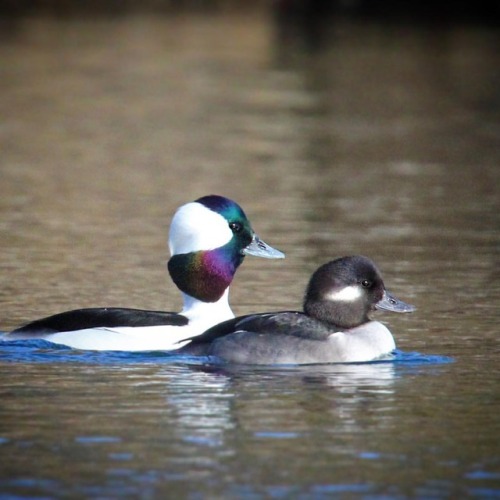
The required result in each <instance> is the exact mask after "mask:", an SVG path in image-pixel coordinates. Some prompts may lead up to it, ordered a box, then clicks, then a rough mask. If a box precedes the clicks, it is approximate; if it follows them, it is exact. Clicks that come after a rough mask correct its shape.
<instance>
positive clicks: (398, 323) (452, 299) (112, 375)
mask: <svg viewBox="0 0 500 500" xmlns="http://www.w3.org/2000/svg"><path fill="white" fill-rule="evenodd" d="M275 22H276V20H275V19H274V20H273V17H272V16H271V15H270V13H269V12H267V11H266V10H265V9H254V10H246V11H244V12H237V11H233V10H231V9H221V10H218V11H214V12H210V13H207V12H203V13H199V12H198V13H193V12H191V13H189V12H184V13H176V14H175V15H174V14H169V15H162V16H158V15H151V14H149V15H128V16H121V17H93V16H83V17H81V16H63V17H60V18H53V17H50V16H46V15H38V16H31V17H27V18H19V19H17V20H15V22H14V21H11V22H8V23H6V24H2V30H1V37H0V75H1V76H0V109H1V110H2V111H1V117H2V119H1V122H0V160H1V163H0V176H1V177H0V179H1V181H0V234H1V242H0V255H1V257H0V268H1V273H0V303H1V316H0V329H1V330H9V329H10V328H12V327H14V326H17V325H19V324H21V323H23V322H25V321H27V320H30V319H34V318H37V317H40V316H43V315H47V314H51V313H55V312H58V311H62V310H65V309H71V308H76V307H91V306H104V305H107V306H124V307H141V308H151V309H166V310H178V309H179V307H180V300H179V297H178V296H177V292H176V290H175V288H174V286H173V285H172V284H171V283H170V282H169V279H168V276H167V273H166V266H165V264H166V260H167V248H166V238H167V231H168V225H169V220H170V218H171V216H172V214H173V212H174V210H175V208H176V207H177V206H179V205H180V204H182V203H185V202H186V201H190V200H193V199H195V198H197V197H199V196H201V195H204V194H208V193H218V194H222V195H226V196H229V197H231V198H233V199H235V200H236V201H238V202H239V203H240V204H241V205H242V206H243V207H244V209H245V211H246V212H247V215H248V216H249V217H250V219H251V221H252V223H253V226H254V228H255V229H256V230H257V232H258V233H259V235H260V236H261V237H262V238H263V239H264V240H265V241H267V242H268V243H270V244H271V245H273V246H275V247H277V248H279V249H281V250H283V251H284V252H286V254H287V259H285V261H283V262H277V261H265V260H262V259H260V260H259V259H255V258H254V259H252V258H250V257H249V258H247V259H246V261H245V263H244V264H243V266H242V267H241V269H240V271H239V272H238V275H237V277H236V279H235V282H234V284H233V286H232V289H231V303H232V305H233V310H234V311H235V313H237V314H244V313H249V312H255V311H266V310H278V309H290V308H300V305H301V299H302V294H303V290H304V286H305V284H306V282H307V279H308V277H309V275H310V273H311V272H312V271H313V270H314V269H315V268H316V267H317V266H319V265H320V264H322V263H324V262H326V261H328V260H330V259H332V258H335V257H338V256H341V255H345V254H352V253H362V254H365V255H368V256H370V257H371V258H373V259H374V260H375V261H376V262H377V264H378V265H379V267H380V268H381V270H382V271H383V274H384V278H385V281H386V284H387V286H388V288H389V289H390V290H391V291H393V292H394V293H395V294H396V295H398V296H400V297H401V298H402V299H403V300H406V301H408V302H410V303H413V304H415V305H416V306H417V308H418V310H417V312H416V313H414V314H413V315H411V316H403V317H401V316H398V317H395V316H390V315H389V314H385V315H379V318H380V319H381V320H382V321H385V322H386V323H387V324H388V325H389V326H390V328H391V330H392V331H393V333H394V336H395V338H396V342H397V344H398V348H399V350H400V352H399V354H398V356H397V357H396V361H395V362H392V363H374V364H360V365H344V366H342V365H330V366H308V367H296V368H273V367H269V368H258V369H257V368H253V367H230V366H226V367H224V366H213V365H209V364H207V363H204V362H203V360H196V359H179V358H176V357H172V356H171V355H168V354H165V353H156V352H154V353H133V354H130V353H91V352H79V351H73V350H70V349H65V348H57V347H55V346H54V345H51V344H48V343H45V342H15V343H13V344H10V343H9V344H7V343H2V344H0V379H1V382H0V391H1V398H0V415H1V418H0V458H1V460H0V462H1V466H0V496H4V497H5V498H10V497H14V496H17V497H29V498H55V497H82V498H117V497H124V498H127V497H130V498H138V497H140V498H165V497H167V496H169V497H171V498H174V497H179V498H183V497H184V498H205V497H206V498H215V497H223V498H234V497H245V498H259V497H266V498H290V497H293V498H311V497H314V498H323V497H338V498H370V499H372V498H466V497H472V498H493V497H500V446H499V437H500V419H499V413H500V404H499V381H500V377H499V365H498V354H499V347H498V346H499V344H498V333H499V327H498V321H499V301H500V284H499V283H500V280H499V278H500V275H499V272H498V264H499V250H500V235H499V229H500V224H499V222H500V206H499V198H498V196H499V185H500V170H499V164H500V113H499V111H500V91H499V89H500V85H499V84H500V78H499V77H500V64H499V63H500V56H499V54H500V52H499V51H498V47H499V35H498V30H497V29H495V28H494V27H491V26H489V25H481V24H467V23H450V24H445V25H439V26H436V25H434V24H432V25H429V24H412V23H397V22H393V23H390V24H385V23H382V24H381V23H379V22H370V21H368V20H366V19H365V20H363V21H360V20H357V21H353V20H349V19H336V20H335V22H334V23H332V24H331V25H329V29H328V33H327V34H326V36H325V38H319V39H312V40H311V39H309V38H307V36H306V37H305V40H304V39H300V38H297V36H296V35H297V33H298V31H297V30H299V31H300V28H298V27H297V26H295V27H294V29H293V30H292V32H291V33H290V32H289V31H287V30H288V26H285V27H284V28H283V26H282V28H283V29H282V30H280V29H276V24H275ZM280 36H281V37H282V38H281V39H280ZM280 40H281V41H280Z"/></svg>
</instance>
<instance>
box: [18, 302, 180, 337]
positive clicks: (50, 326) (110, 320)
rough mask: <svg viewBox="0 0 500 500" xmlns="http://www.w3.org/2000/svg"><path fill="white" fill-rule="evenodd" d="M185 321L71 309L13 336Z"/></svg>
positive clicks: (137, 312)
mask: <svg viewBox="0 0 500 500" xmlns="http://www.w3.org/2000/svg"><path fill="white" fill-rule="evenodd" d="M187 324H188V319H187V318H186V317H185V316H182V315H181V314H177V313H172V312H164V311H148V310H143V309H128V308H122V307H96V308H88V309H74V310H72V311H65V312H62V313H59V314H54V315H53V316H47V317H46V318H41V319H38V320H36V321H32V322H31V323H28V324H26V325H24V326H21V327H19V328H16V329H15V330H13V331H12V332H11V333H12V334H22V335H28V336H29V335H39V334H40V333H44V334H49V333H58V332H72V331H75V330H84V329H86V328H99V327H104V328H106V327H108V328H116V327H120V326H133V327H139V326H159V325H171V326H184V325H187Z"/></svg>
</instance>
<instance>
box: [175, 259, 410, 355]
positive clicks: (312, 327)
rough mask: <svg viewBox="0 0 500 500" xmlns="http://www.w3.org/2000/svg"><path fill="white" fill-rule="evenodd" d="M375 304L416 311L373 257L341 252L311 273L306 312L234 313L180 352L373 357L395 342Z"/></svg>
mask: <svg viewBox="0 0 500 500" xmlns="http://www.w3.org/2000/svg"><path fill="white" fill-rule="evenodd" d="M374 309H383V310H386V311H393V312H412V311H414V310H415V308H414V307H413V306H411V305H409V304H406V303H404V302H402V301H400V300H399V299H396V298H395V297H393V296H392V295H391V294H389V292H387V291H386V289H385V286H384V282H383V281H382V277H381V275H380V272H379V271H378V269H377V267H376V266H375V264H374V263H373V262H372V261H371V260H370V259H368V258H366V257H363V256H359V255H355V256H349V257H342V258H340V259H336V260H333V261H331V262H328V263H327V264H324V265H323V266H321V267H320V268H318V269H317V270H316V272H315V273H314V274H313V275H312V277H311V279H310V281H309V284H308V286H307V289H306V293H305V298H304V312H295V311H284V312H274V313H262V314H250V315H247V316H241V317H239V318H234V319H231V320H228V321H225V322H224V323H221V324H220V325H216V326H214V327H212V328H210V329H209V330H207V331H206V332H205V333H204V334H203V335H200V336H198V337H197V338H196V339H194V340H193V341H192V342H191V343H190V344H187V345H186V346H185V347H183V348H181V349H180V352H182V353H186V354H191V355H195V356H198V355H199V356H216V357H218V358H220V359H222V360H225V361H228V362H232V363H249V364H311V363H346V362H347V363H348V362H363V361H372V360H375V359H378V358H381V357H383V356H385V355H387V354H389V353H390V352H391V351H393V350H394V349H395V347H396V345H395V343H394V339H393V337H392V334H391V332H390V331H389V330H388V329H387V328H386V327H385V326H384V325H383V324H382V323H379V322H378V321H371V320H370V319H369V317H368V315H369V313H370V312H372V311H373V310H374Z"/></svg>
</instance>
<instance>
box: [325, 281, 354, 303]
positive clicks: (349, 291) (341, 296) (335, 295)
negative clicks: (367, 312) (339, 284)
mask: <svg viewBox="0 0 500 500" xmlns="http://www.w3.org/2000/svg"><path fill="white" fill-rule="evenodd" d="M362 295H363V291H362V290H361V289H360V287H359V286H357V285H351V286H346V287H344V288H342V289H340V290H335V291H332V292H329V293H327V294H326V295H325V299H327V300H331V301H336V302H354V301H356V300H358V299H359V298H361V296H362Z"/></svg>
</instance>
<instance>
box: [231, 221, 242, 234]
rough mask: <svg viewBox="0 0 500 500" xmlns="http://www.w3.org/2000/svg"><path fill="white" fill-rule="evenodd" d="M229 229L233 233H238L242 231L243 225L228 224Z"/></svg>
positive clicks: (236, 223) (237, 223)
mask: <svg viewBox="0 0 500 500" xmlns="http://www.w3.org/2000/svg"><path fill="white" fill-rule="evenodd" d="M229 229H231V231H232V232H233V233H239V232H240V231H241V230H242V229H243V225H242V224H240V223H239V222H230V223H229Z"/></svg>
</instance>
